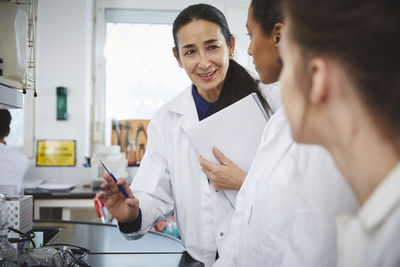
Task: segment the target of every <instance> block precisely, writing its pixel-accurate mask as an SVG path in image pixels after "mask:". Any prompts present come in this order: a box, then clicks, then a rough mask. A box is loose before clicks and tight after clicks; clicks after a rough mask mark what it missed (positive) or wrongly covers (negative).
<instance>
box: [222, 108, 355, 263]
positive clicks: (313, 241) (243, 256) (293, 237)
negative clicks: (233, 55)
mask: <svg viewBox="0 0 400 267" xmlns="http://www.w3.org/2000/svg"><path fill="white" fill-rule="evenodd" d="M356 207H357V203H356V199H355V197H354V195H353V193H352V192H351V190H350V188H349V186H348V185H347V183H346V182H345V180H344V179H343V178H342V176H341V175H340V173H339V172H338V170H337V169H336V167H335V165H334V163H333V161H332V159H331V157H330V155H329V154H328V153H327V151H325V150H324V149H323V148H321V147H318V146H310V145H299V144H296V143H294V142H293V139H292V137H291V133H290V127H289V124H288V122H287V119H286V116H285V114H284V111H283V109H282V108H281V109H279V110H278V111H277V112H276V113H275V115H274V116H273V117H272V118H271V119H270V120H269V122H268V123H267V126H266V127H265V130H264V135H263V137H262V141H261V145H260V148H259V150H258V152H257V154H256V157H255V159H254V161H253V164H252V166H251V168H250V171H249V173H248V175H247V177H246V179H245V182H244V184H243V185H242V188H241V189H240V191H239V194H238V195H237V201H236V210H235V213H234V216H233V219H232V225H231V232H230V236H228V241H227V244H228V246H226V247H223V248H222V249H221V250H220V259H219V260H218V261H217V263H216V264H215V266H250V267H252V266H268V267H270V266H296V267H298V266H304V267H312V266H315V267H321V266H323V267H329V266H332V267H333V266H335V265H336V238H335V233H336V231H335V227H336V226H335V217H336V215H337V214H342V213H348V212H352V211H354V210H355V209H356Z"/></svg>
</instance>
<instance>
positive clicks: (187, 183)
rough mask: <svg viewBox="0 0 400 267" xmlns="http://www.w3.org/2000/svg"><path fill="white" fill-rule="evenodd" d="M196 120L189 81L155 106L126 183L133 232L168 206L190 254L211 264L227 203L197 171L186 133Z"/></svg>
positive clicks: (228, 213) (224, 229)
mask: <svg viewBox="0 0 400 267" xmlns="http://www.w3.org/2000/svg"><path fill="white" fill-rule="evenodd" d="M197 122H198V115H197V110H196V106H195V103H194V100H193V96H192V91H191V87H189V88H187V89H186V90H185V91H184V92H182V93H181V94H179V95H178V96H177V97H176V98H174V99H173V100H171V101H170V102H168V103H167V104H166V105H164V106H163V107H162V108H161V109H160V110H158V111H157V112H156V114H155V115H154V117H153V119H152V120H151V122H150V124H149V127H148V143H147V148H146V153H145V155H144V158H143V160H142V161H141V165H140V168H139V170H138V171H137V174H136V176H135V178H134V180H133V182H132V185H131V188H132V190H133V193H134V195H135V196H136V197H137V198H138V199H139V203H140V204H139V206H140V208H141V210H142V227H141V229H140V231H138V232H137V233H132V234H124V235H125V237H127V238H128V239H132V238H139V237H141V236H142V235H143V234H145V233H146V232H147V231H148V230H150V228H151V227H152V226H153V224H154V223H155V222H156V221H158V220H165V219H166V218H167V216H168V215H169V214H171V212H172V211H173V210H175V215H176V219H177V225H178V228H179V232H180V235H181V238H182V242H183V244H184V246H185V248H186V250H187V251H188V253H189V254H190V255H191V256H192V257H193V258H194V259H196V260H199V261H201V262H203V263H204V264H205V266H211V264H213V263H214V261H215V256H216V251H217V249H218V250H219V249H220V248H221V247H222V246H224V242H225V240H226V238H225V236H226V235H227V234H228V232H229V225H230V220H231V217H232V214H233V211H234V207H233V205H232V204H231V203H230V201H229V199H228V198H227V197H226V195H225V194H224V192H222V191H220V192H216V191H215V188H214V187H213V186H212V184H210V183H209V182H208V180H207V177H206V175H205V174H204V173H203V172H202V171H201V166H200V163H199V156H200V155H199V153H198V151H197V150H196V148H195V147H194V146H193V144H192V143H191V141H190V139H189V138H188V136H187V135H186V132H187V130H188V129H190V128H191V127H192V126H193V125H194V124H196V123H197Z"/></svg>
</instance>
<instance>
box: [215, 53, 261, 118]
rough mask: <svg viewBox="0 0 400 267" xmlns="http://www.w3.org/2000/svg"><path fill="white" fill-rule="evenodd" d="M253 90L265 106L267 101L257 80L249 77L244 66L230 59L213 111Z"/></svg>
mask: <svg viewBox="0 0 400 267" xmlns="http://www.w3.org/2000/svg"><path fill="white" fill-rule="evenodd" d="M254 92H255V93H257V96H258V97H259V98H260V100H261V103H262V104H263V106H264V108H267V107H268V104H267V101H266V100H265V99H264V97H263V96H262V94H261V92H260V90H259V88H258V82H257V81H256V80H254V78H253V77H251V75H250V74H249V73H248V72H247V71H246V69H245V68H243V67H242V66H241V65H239V64H238V63H237V62H236V61H234V60H233V59H231V60H229V68H228V72H227V73H226V78H225V82H224V85H223V87H222V91H221V95H220V96H219V99H218V102H217V106H216V108H215V111H218V110H221V109H223V108H225V107H227V106H229V105H230V104H233V103H235V102H236V101H238V100H240V99H242V98H243V97H246V96H248V95H249V94H251V93H254Z"/></svg>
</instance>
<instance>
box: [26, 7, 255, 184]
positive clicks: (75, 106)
mask: <svg viewBox="0 0 400 267" xmlns="http://www.w3.org/2000/svg"><path fill="white" fill-rule="evenodd" d="M38 1H39V5H38V11H37V17H38V19H37V51H36V52H37V81H38V82H37V88H38V95H39V96H38V98H37V99H36V112H35V113H36V117H35V119H36V127H35V132H34V135H35V136H34V138H35V139H36V140H39V139H74V140H76V143H77V158H76V160H77V166H76V168H39V167H31V169H30V170H29V171H28V174H27V176H26V180H28V181H32V180H36V179H43V178H44V179H46V180H47V181H50V180H51V181H53V182H64V183H76V184H82V183H86V182H90V179H89V177H87V176H88V171H87V170H85V169H84V168H83V167H82V163H83V162H84V157H85V156H89V155H90V142H91V140H90V129H91V121H90V120H91V116H92V114H91V110H92V107H91V105H92V104H91V103H92V98H93V97H92V91H93V88H92V80H91V78H92V71H91V70H92V59H93V55H94V51H93V47H94V45H93V41H92V40H93V33H94V30H93V29H94V27H93V14H95V12H94V7H95V6H96V7H97V8H98V6H103V7H104V6H107V5H114V4H115V3H116V2H119V3H122V4H121V6H127V5H129V6H131V7H137V8H144V7H145V8H151V7H154V8H155V9H158V10H160V9H171V8H172V9H183V8H185V7H186V6H188V5H189V4H194V3H199V2H206V3H209V4H212V5H215V6H216V7H218V8H220V9H221V11H223V12H224V13H225V15H226V17H227V20H228V23H229V26H230V28H231V31H232V33H234V34H235V36H236V37H237V44H236V45H237V49H239V50H241V51H242V52H241V53H239V52H238V53H236V55H235V57H236V59H237V60H238V61H239V63H241V64H242V65H244V66H246V67H248V68H250V69H252V64H251V58H250V57H247V56H246V52H245V51H247V46H248V42H249V41H248V37H247V36H246V28H245V22H246V17H247V8H248V6H249V4H250V0H231V1H229V0H214V1H192V0H175V1H165V0H162V1H160V0H154V1H143V0H140V1H139V0H130V1H104V0H100V1H97V3H95V0H38ZM99 3H100V4H99ZM237 51H238V50H237ZM243 51H244V52H243ZM253 73H254V72H253ZM57 86H65V87H67V88H68V107H67V109H68V115H69V118H68V120H67V121H57V120H56V87H57Z"/></svg>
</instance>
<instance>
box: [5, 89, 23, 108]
mask: <svg viewBox="0 0 400 267" xmlns="http://www.w3.org/2000/svg"><path fill="white" fill-rule="evenodd" d="M23 103H24V101H23V94H22V92H21V91H20V90H18V89H16V88H10V87H8V86H5V85H3V84H0V108H2V109H4V108H5V109H14V108H23Z"/></svg>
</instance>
